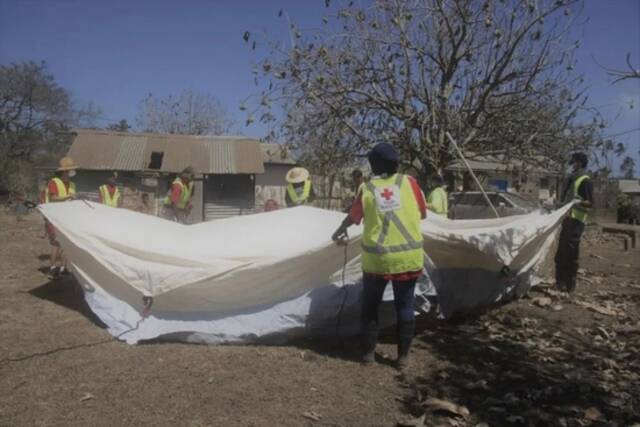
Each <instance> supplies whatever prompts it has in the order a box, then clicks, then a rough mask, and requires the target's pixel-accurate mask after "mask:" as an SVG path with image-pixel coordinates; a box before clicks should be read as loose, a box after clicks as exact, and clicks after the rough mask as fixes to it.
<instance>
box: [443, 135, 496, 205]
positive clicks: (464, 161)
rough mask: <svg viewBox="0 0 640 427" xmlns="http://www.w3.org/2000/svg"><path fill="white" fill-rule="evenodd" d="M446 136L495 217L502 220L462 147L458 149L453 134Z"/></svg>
mask: <svg viewBox="0 0 640 427" xmlns="http://www.w3.org/2000/svg"><path fill="white" fill-rule="evenodd" d="M445 135H447V138H449V141H450V142H451V144H453V147H454V148H455V149H456V152H457V153H458V156H460V159H462V162H463V163H464V165H465V166H466V167H467V169H468V170H469V173H470V174H471V177H472V178H473V180H474V181H475V183H476V185H477V186H478V188H479V189H480V191H481V192H482V195H483V196H484V199H485V200H486V201H487V203H488V204H489V206H490V207H491V210H492V211H493V213H494V215H495V216H496V218H500V214H499V213H498V211H497V210H496V208H495V206H493V203H491V200H490V199H489V196H488V195H487V193H486V192H485V191H484V188H482V184H480V181H479V180H478V177H477V176H476V174H475V173H474V172H473V169H471V166H470V165H469V162H467V159H466V158H465V157H464V155H463V154H462V151H461V150H460V147H458V144H456V141H455V140H454V139H453V137H452V136H451V134H450V133H449V132H445Z"/></svg>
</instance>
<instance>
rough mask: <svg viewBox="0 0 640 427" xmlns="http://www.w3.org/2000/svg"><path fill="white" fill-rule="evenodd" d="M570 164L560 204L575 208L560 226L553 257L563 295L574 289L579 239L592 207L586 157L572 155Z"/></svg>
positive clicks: (591, 192) (591, 187)
mask: <svg viewBox="0 0 640 427" xmlns="http://www.w3.org/2000/svg"><path fill="white" fill-rule="evenodd" d="M570 163H571V165H572V168H573V173H572V174H571V176H570V177H569V179H568V180H567V182H566V184H565V187H564V191H563V193H562V198H561V199H560V200H561V201H562V202H563V203H570V202H572V201H573V202H575V205H574V206H573V208H572V209H571V211H570V213H569V215H568V216H567V217H566V218H565V219H564V221H563V222H562V228H561V230H560V239H559V242H558V250H557V252H556V257H555V263H556V286H557V287H558V289H559V290H561V291H563V292H572V291H573V290H574V289H575V288H576V275H577V274H578V268H579V264H578V258H579V256H580V239H581V237H582V233H583V232H584V227H585V224H586V223H587V218H588V215H589V210H590V209H591V208H592V207H593V184H592V182H591V178H590V177H589V174H588V173H587V165H588V159H587V156H586V154H584V153H574V154H573V155H572V156H571V160H570Z"/></svg>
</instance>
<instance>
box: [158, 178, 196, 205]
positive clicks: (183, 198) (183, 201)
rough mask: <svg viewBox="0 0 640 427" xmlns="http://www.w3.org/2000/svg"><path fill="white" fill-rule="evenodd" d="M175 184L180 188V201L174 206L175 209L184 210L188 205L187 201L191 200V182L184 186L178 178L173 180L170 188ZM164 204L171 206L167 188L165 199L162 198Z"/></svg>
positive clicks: (169, 192)
mask: <svg viewBox="0 0 640 427" xmlns="http://www.w3.org/2000/svg"><path fill="white" fill-rule="evenodd" d="M175 184H178V185H179V186H180V200H179V201H178V203H177V204H176V207H177V208H178V209H185V208H186V207H187V205H188V204H189V200H191V194H192V193H193V181H191V182H190V183H189V185H184V183H183V182H182V180H181V179H180V177H178V178H176V179H174V180H173V183H172V184H171V186H172V187H173V185H175ZM164 204H165V205H170V204H171V188H169V191H168V193H167V195H166V197H165V198H164Z"/></svg>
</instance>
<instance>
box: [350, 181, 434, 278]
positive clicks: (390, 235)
mask: <svg viewBox="0 0 640 427" xmlns="http://www.w3.org/2000/svg"><path fill="white" fill-rule="evenodd" d="M362 206H363V208H364V233H363V235H362V271H364V272H365V273H377V274H398V273H406V272H410V271H418V270H421V269H422V268H423V267H424V254H423V250H424V249H423V243H422V232H421V229H420V219H421V218H420V207H419V206H418V201H417V200H416V197H415V195H414V192H413V189H412V188H411V183H410V182H409V180H408V179H407V177H405V176H404V175H401V174H395V175H393V176H391V177H388V178H375V179H373V180H371V181H369V182H367V183H365V184H364V187H363V188H362Z"/></svg>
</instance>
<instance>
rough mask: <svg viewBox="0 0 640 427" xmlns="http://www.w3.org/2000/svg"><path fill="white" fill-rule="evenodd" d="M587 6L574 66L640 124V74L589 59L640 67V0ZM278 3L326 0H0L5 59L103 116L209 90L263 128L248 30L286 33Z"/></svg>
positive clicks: (312, 11) (316, 14)
mask: <svg viewBox="0 0 640 427" xmlns="http://www.w3.org/2000/svg"><path fill="white" fill-rule="evenodd" d="M336 2H337V0H336ZM585 5H586V8H585V11H584V17H585V19H587V22H586V24H585V25H584V26H583V28H582V29H581V33H582V34H581V48H580V49H579V51H578V64H577V67H576V71H577V72H582V73H584V74H585V77H586V82H587V85H588V87H589V90H588V93H589V96H590V101H589V103H590V104H591V105H593V106H598V107H599V109H600V110H601V112H602V113H603V114H604V115H605V117H606V118H607V119H608V120H609V123H610V126H609V128H608V129H607V130H606V133H607V134H618V133H621V132H625V131H629V130H632V129H638V128H640V79H636V80H634V81H626V82H622V83H619V84H617V85H611V84H610V80H611V79H610V78H609V77H608V76H607V75H606V72H605V71H604V70H603V69H602V68H601V67H600V66H599V65H598V64H596V62H595V61H594V59H593V58H595V59H596V60H597V61H598V62H599V63H600V64H603V65H607V66H611V67H617V68H623V67H624V66H625V56H626V54H627V52H630V53H631V55H632V58H633V59H632V61H633V63H634V65H635V66H636V68H640V0H586V4H585ZM281 8H284V9H285V10H286V11H287V12H288V13H289V15H290V16H291V18H292V20H294V21H296V22H299V23H300V24H301V25H302V26H303V27H305V26H314V25H317V24H319V23H320V19H321V17H322V14H323V13H324V1H322V0H298V1H293V0H290V1H283V0H280V1H266V0H262V1H261V0H251V1H249V0H235V1H232V0H218V1H212V0H211V1H204V0H190V1H178V0H172V1H169V0H154V1H151V0H136V1H132V0H130V1H124V0H117V1H114V0H110V1H100V0H38V1H36V0H0V63H2V64H6V63H9V62H15V61H21V60H45V61H46V62H47V63H48V66H49V69H50V71H51V73H52V74H53V75H54V76H55V77H56V79H57V81H58V82H59V83H60V84H61V85H62V86H64V87H66V88H67V89H69V90H70V91H71V92H72V94H73V95H74V97H75V99H76V100H77V101H78V102H80V103H87V102H90V101H92V102H94V103H95V104H96V105H97V106H99V107H100V108H101V110H102V116H103V117H104V118H108V119H113V120H118V119H120V118H126V119H127V120H128V121H129V122H130V123H132V124H135V117H136V114H137V111H138V106H139V103H140V101H141V100H142V99H143V97H144V96H145V94H147V93H148V92H152V93H154V94H155V95H159V96H163V95H168V94H172V93H173V94H177V93H179V92H181V91H182V90H183V89H193V90H195V91H199V92H208V93H211V94H213V95H215V96H216V97H217V98H218V99H219V100H220V102H221V103H222V104H223V105H224V106H225V107H226V109H227V110H228V111H229V113H230V114H231V115H232V116H233V118H234V119H235V121H236V127H237V130H238V131H239V132H240V133H243V134H246V135H249V136H254V137H260V136H262V135H263V134H264V132H265V129H264V127H262V125H260V124H253V125H251V126H249V127H245V126H244V120H245V118H246V117H245V114H244V113H243V112H241V111H239V109H238V106H239V105H240V102H241V100H242V99H244V98H245V97H247V96H248V95H250V94H251V93H255V92H256V89H255V87H254V86H253V81H252V75H251V72H250V70H251V65H252V64H253V62H255V59H256V56H255V54H254V53H253V52H252V51H251V50H250V49H248V47H247V45H245V43H244V42H243V40H242V34H243V33H244V31H246V30H249V31H251V32H252V33H254V34H255V33H260V32H263V31H264V32H267V33H269V34H270V35H271V36H273V37H275V38H283V37H286V36H287V22H286V20H285V19H283V18H278V11H279V10H280V9H281ZM630 103H633V105H634V109H630V108H629V105H630ZM614 118H615V120H614ZM108 123H109V122H108V121H106V120H103V121H102V122H101V123H100V124H101V125H106V124H108ZM616 140H617V141H619V142H622V143H625V144H626V145H627V146H628V151H629V152H630V153H631V154H633V155H634V157H635V158H636V159H637V160H636V163H637V164H636V174H637V175H639V174H640V155H638V151H639V150H640V132H639V131H635V132H631V133H628V134H626V135H622V136H619V137H617V138H616Z"/></svg>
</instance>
